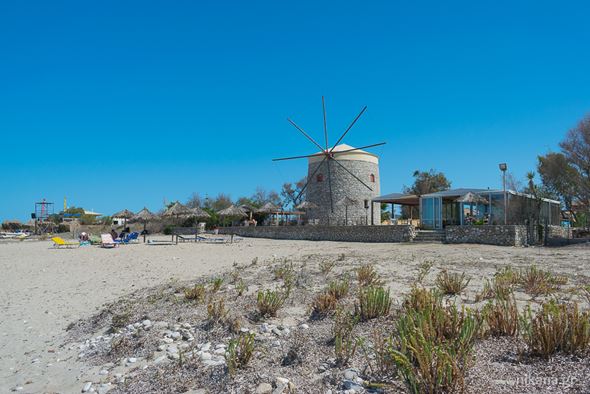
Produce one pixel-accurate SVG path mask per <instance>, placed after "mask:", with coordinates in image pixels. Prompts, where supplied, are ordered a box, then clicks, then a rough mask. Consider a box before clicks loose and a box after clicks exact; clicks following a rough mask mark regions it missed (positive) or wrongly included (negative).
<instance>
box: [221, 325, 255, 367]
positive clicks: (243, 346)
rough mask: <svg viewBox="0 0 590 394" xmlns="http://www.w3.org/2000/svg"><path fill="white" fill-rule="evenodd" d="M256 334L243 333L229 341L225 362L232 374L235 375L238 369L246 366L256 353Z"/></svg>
mask: <svg viewBox="0 0 590 394" xmlns="http://www.w3.org/2000/svg"><path fill="white" fill-rule="evenodd" d="M254 337H255V334H242V335H240V336H239V337H237V338H235V339H232V340H231V341H229V345H228V347H227V352H226V354H225V362H226V364H227V369H228V371H229V373H230V374H231V375H234V374H235V373H236V371H237V370H238V369H241V368H244V367H246V365H248V363H249V362H250V360H251V359H252V356H253V355H254V349H255V342H254Z"/></svg>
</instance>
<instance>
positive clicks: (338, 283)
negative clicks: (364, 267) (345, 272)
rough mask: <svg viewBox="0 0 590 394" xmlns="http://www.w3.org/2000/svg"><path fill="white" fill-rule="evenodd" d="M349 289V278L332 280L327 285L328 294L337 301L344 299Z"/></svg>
mask: <svg viewBox="0 0 590 394" xmlns="http://www.w3.org/2000/svg"><path fill="white" fill-rule="evenodd" d="M349 288H350V278H349V277H348V276H345V277H344V278H342V279H340V280H334V281H332V282H330V284H329V285H328V293H329V294H331V295H332V296H333V297H334V298H336V299H337V300H339V299H341V298H344V297H346V295H347V294H348V289H349Z"/></svg>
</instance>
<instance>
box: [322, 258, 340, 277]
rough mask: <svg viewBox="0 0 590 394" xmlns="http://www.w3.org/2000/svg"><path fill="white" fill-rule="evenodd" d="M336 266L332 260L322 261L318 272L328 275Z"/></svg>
mask: <svg viewBox="0 0 590 394" xmlns="http://www.w3.org/2000/svg"><path fill="white" fill-rule="evenodd" d="M335 266H336V262H335V261H332V260H323V261H321V262H320V271H321V272H322V274H324V275H328V274H329V273H330V272H331V271H332V269H333V268H334V267H335Z"/></svg>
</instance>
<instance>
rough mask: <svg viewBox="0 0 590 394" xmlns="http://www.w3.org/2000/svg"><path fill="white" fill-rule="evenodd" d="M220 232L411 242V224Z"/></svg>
mask: <svg viewBox="0 0 590 394" xmlns="http://www.w3.org/2000/svg"><path fill="white" fill-rule="evenodd" d="M219 233H220V234H236V235H239V236H242V237H254V238H272V239H301V240H309V241H344V242H411V241H412V240H413V239H414V237H415V231H414V227H413V226H256V227H253V226H248V227H222V228H220V229H219Z"/></svg>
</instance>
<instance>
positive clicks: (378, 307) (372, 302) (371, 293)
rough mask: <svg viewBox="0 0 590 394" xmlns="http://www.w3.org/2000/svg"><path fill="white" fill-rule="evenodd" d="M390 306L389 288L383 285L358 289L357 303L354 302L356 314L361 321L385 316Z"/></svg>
mask: <svg viewBox="0 0 590 394" xmlns="http://www.w3.org/2000/svg"><path fill="white" fill-rule="evenodd" d="M390 308H391V297H390V296H389V289H387V290H385V289H384V288H383V287H372V286H371V287H367V288H365V289H361V290H360V291H359V297H358V303H357V304H355V311H356V314H357V315H358V316H359V318H360V319H361V320H362V321H366V320H370V319H375V318H377V317H381V316H387V315H388V314H389V310H390Z"/></svg>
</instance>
